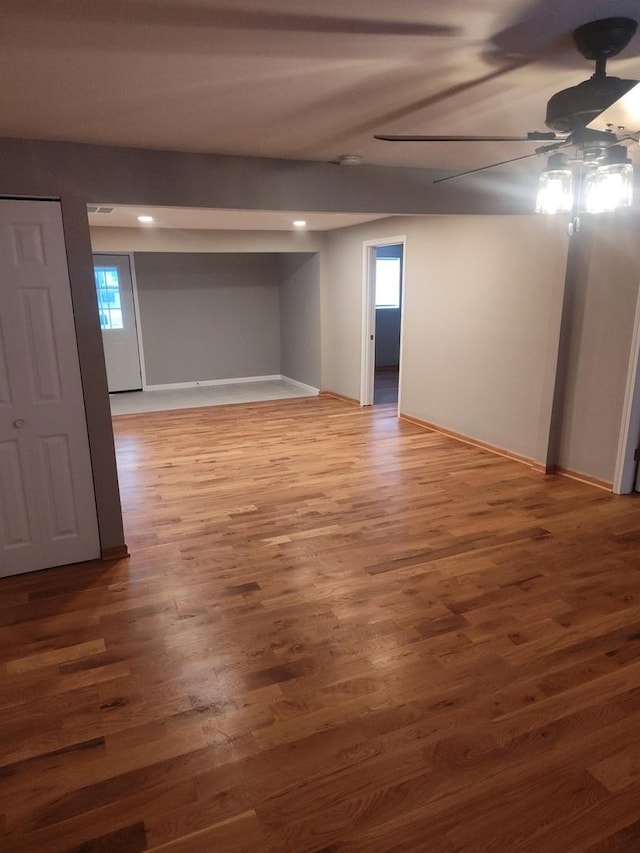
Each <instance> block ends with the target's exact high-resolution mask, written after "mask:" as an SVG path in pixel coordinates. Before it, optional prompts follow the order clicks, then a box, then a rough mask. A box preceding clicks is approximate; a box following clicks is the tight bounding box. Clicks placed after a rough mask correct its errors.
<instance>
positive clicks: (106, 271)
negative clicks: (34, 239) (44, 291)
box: [93, 255, 142, 392]
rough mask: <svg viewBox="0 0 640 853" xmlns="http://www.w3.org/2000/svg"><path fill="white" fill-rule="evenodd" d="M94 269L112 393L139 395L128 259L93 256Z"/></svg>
mask: <svg viewBox="0 0 640 853" xmlns="http://www.w3.org/2000/svg"><path fill="white" fill-rule="evenodd" d="M93 268H94V272H95V281H96V291H97V294H98V311H99V312H100V325H101V327H102V343H103V345H104V358H105V362H106V365H107V383H108V385H109V391H110V392H114V391H139V390H140V389H141V388H142V372H141V370H140V350H139V347H138V328H137V324H136V312H135V306H134V301H133V282H132V280H131V267H130V264H129V257H128V256H127V255H94V256H93Z"/></svg>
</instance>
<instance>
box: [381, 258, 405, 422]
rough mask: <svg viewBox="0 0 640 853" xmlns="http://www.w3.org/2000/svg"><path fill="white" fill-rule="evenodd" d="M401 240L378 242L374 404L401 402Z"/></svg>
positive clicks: (402, 259)
mask: <svg viewBox="0 0 640 853" xmlns="http://www.w3.org/2000/svg"><path fill="white" fill-rule="evenodd" d="M403 255H404V246H403V245H402V243H392V244H391V245H387V246H376V259H375V264H376V274H375V288H376V292H375V333H374V344H375V361H374V364H375V371H374V383H373V405H374V406H375V405H378V404H380V403H396V404H397V403H398V381H399V373H400V319H401V302H402V266H403V261H404V257H403Z"/></svg>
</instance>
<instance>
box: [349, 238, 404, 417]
mask: <svg viewBox="0 0 640 853" xmlns="http://www.w3.org/2000/svg"><path fill="white" fill-rule="evenodd" d="M397 245H401V246H402V267H401V280H400V356H399V369H398V414H400V411H401V408H400V399H401V396H400V395H401V389H402V351H403V338H404V290H405V287H404V282H405V269H406V260H407V237H406V235H404V234H403V235H401V236H399V237H380V238H378V239H376V240H365V241H364V242H363V243H362V326H361V358H360V405H361V406H372V405H373V390H374V382H375V372H376V341H375V334H376V263H375V261H376V249H377V248H378V247H379V246H397Z"/></svg>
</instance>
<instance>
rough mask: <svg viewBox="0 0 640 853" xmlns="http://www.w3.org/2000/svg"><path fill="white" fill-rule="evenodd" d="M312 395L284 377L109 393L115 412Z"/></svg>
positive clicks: (115, 413) (145, 410) (114, 413)
mask: <svg viewBox="0 0 640 853" xmlns="http://www.w3.org/2000/svg"><path fill="white" fill-rule="evenodd" d="M309 396H313V395H311V394H309V392H308V391H305V390H304V389H303V388H300V387H298V386H297V385H293V384H291V383H290V382H285V381H284V380H269V381H265V382H238V383H237V384H233V385H208V386H199V387H198V388H179V389H175V390H171V391H124V392H122V393H119V394H110V395H109V399H110V402H111V414H112V415H133V414H137V413H139V412H162V411H167V410H169V409H192V408H199V407H201V406H225V405H228V404H229V403H255V402H257V401H258V400H283V399H286V398H288V397H309Z"/></svg>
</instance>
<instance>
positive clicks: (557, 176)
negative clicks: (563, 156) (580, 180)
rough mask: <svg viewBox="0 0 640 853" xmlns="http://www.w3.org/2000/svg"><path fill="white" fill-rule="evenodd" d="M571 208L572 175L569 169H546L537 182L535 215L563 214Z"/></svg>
mask: <svg viewBox="0 0 640 853" xmlns="http://www.w3.org/2000/svg"><path fill="white" fill-rule="evenodd" d="M572 208H573V173H572V172H571V170H570V169H547V170H545V171H544V172H542V174H541V175H540V179H539V181H538V198H537V200H536V213H564V212H570V211H571V209H572Z"/></svg>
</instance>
